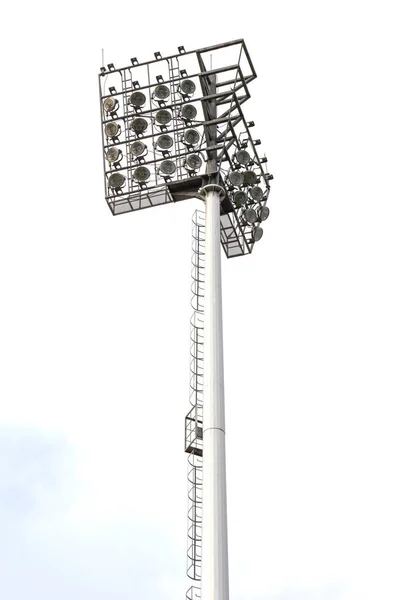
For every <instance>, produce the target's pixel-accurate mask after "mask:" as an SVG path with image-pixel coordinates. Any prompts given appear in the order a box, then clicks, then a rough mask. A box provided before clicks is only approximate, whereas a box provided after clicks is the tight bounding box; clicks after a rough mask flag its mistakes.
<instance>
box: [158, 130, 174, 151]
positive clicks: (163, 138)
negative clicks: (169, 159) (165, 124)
mask: <svg viewBox="0 0 400 600" xmlns="http://www.w3.org/2000/svg"><path fill="white" fill-rule="evenodd" d="M173 143H174V140H173V139H172V137H171V136H170V135H167V134H166V133H165V134H164V135H160V137H159V138H158V140H157V146H158V147H159V148H161V150H168V148H171V147H172V145H173Z"/></svg>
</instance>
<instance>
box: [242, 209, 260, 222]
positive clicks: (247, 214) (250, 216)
mask: <svg viewBox="0 0 400 600" xmlns="http://www.w3.org/2000/svg"><path fill="white" fill-rule="evenodd" d="M243 216H244V218H245V219H246V221H247V222H248V223H250V224H251V225H252V224H253V223H255V222H256V221H257V213H256V211H255V210H254V208H247V209H246V210H245V211H244V215H243Z"/></svg>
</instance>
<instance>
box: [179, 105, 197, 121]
mask: <svg viewBox="0 0 400 600" xmlns="http://www.w3.org/2000/svg"><path fill="white" fill-rule="evenodd" d="M196 115H197V109H196V107H195V106H193V104H184V105H183V106H182V117H183V118H184V119H186V120H187V121H193V119H195V118H196Z"/></svg>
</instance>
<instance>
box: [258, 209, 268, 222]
mask: <svg viewBox="0 0 400 600" xmlns="http://www.w3.org/2000/svg"><path fill="white" fill-rule="evenodd" d="M268 217H269V208H268V206H261V207H260V208H259V210H258V218H259V219H260V221H266V220H267V219H268Z"/></svg>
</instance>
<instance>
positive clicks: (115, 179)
mask: <svg viewBox="0 0 400 600" xmlns="http://www.w3.org/2000/svg"><path fill="white" fill-rule="evenodd" d="M124 184H125V176H124V175H122V173H113V174H112V175H110V177H109V178H108V185H109V186H110V187H111V188H113V189H115V188H121V187H122V186H123V185H124Z"/></svg>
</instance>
